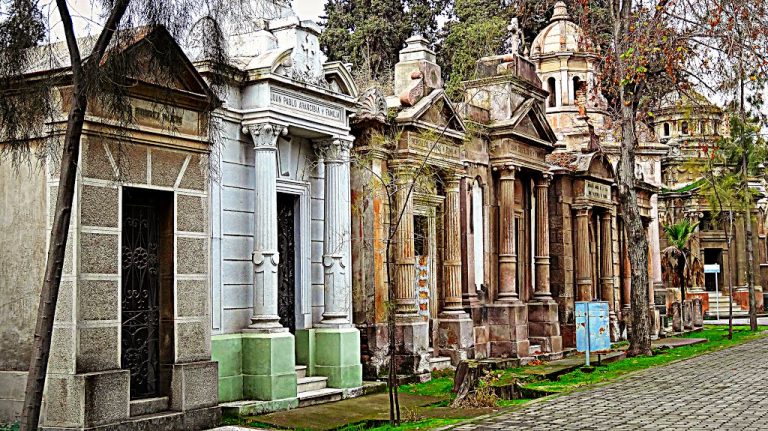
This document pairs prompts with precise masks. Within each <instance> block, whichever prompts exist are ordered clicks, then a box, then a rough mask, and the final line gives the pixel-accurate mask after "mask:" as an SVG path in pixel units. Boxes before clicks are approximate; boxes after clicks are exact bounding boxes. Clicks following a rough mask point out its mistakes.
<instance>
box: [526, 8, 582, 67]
mask: <svg viewBox="0 0 768 431" xmlns="http://www.w3.org/2000/svg"><path fill="white" fill-rule="evenodd" d="M570 18H571V17H570V15H569V14H568V8H567V7H566V6H565V3H563V2H557V3H556V4H555V10H554V12H553V13H552V19H550V20H549V25H548V26H547V27H545V28H544V30H542V31H541V33H539V34H538V36H536V39H534V40H533V44H532V45H531V57H534V58H535V57H537V56H543V55H547V54H554V53H558V52H585V51H586V46H585V45H586V43H585V42H586V38H585V37H584V31H583V30H582V29H581V27H579V26H578V25H576V24H575V23H574V22H573V21H570Z"/></svg>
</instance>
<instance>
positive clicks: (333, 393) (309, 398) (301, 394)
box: [296, 365, 344, 407]
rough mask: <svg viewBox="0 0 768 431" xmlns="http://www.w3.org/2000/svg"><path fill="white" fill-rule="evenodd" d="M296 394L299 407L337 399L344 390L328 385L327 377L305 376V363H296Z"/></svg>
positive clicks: (340, 397) (341, 395) (342, 394)
mask: <svg viewBox="0 0 768 431" xmlns="http://www.w3.org/2000/svg"><path fill="white" fill-rule="evenodd" d="M296 396H297V397H298V398H299V407H307V406H314V405H317V404H324V403H330V402H333V401H339V400H341V399H342V398H343V396H344V391H342V390H341V389H334V388H329V387H328V377H322V376H309V377H308V376H307V366H306V365H296Z"/></svg>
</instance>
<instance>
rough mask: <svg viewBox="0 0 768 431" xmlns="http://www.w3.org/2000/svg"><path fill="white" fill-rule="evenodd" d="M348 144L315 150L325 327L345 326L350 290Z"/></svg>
mask: <svg viewBox="0 0 768 431" xmlns="http://www.w3.org/2000/svg"><path fill="white" fill-rule="evenodd" d="M351 146H352V145H351V144H350V143H349V142H346V141H343V140H341V139H332V140H326V141H321V142H319V143H318V145H317V147H318V149H319V150H320V151H321V153H322V158H323V163H324V164H325V196H326V199H325V201H324V203H325V218H324V223H323V228H324V235H323V268H324V289H323V294H324V307H325V309H324V311H323V320H322V321H321V322H320V324H321V325H322V326H325V327H341V326H348V325H349V302H350V296H351V292H352V289H351V286H350V285H349V281H348V275H349V274H348V271H349V268H348V267H347V266H348V265H349V262H350V260H349V252H348V250H349V249H350V240H351V239H350V229H351V227H350V224H351V221H350V216H351V212H352V209H351V206H350V202H349V187H350V185H349V150H350V148H351Z"/></svg>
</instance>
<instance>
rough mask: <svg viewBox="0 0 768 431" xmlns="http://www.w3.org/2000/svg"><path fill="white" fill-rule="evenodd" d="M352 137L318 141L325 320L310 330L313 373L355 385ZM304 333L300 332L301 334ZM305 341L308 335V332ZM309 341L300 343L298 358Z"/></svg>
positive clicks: (359, 370)
mask: <svg viewBox="0 0 768 431" xmlns="http://www.w3.org/2000/svg"><path fill="white" fill-rule="evenodd" d="M351 141H352V140H351V139H349V140H343V139H329V140H324V141H320V142H318V143H317V148H318V150H319V151H320V155H321V158H322V160H323V163H324V164H325V166H324V168H325V182H324V185H325V200H324V208H325V213H324V218H323V231H324V233H323V272H324V286H323V297H324V310H323V320H322V321H321V322H320V324H319V325H317V329H315V333H314V344H315V345H316V346H322V348H318V349H316V350H315V352H314V361H312V362H314V367H313V372H314V374H315V375H318V376H325V377H327V378H328V386H330V387H332V388H356V387H360V386H361V385H362V383H363V367H362V364H361V363H360V355H350V354H349V352H359V351H360V332H359V331H358V330H357V328H355V327H353V326H352V325H351V324H350V322H349V307H350V304H351V303H352V286H351V277H350V273H349V271H350V270H351V267H350V266H351V259H350V250H351V243H350V241H351V228H352V222H351V219H350V217H351V216H352V208H351V203H350V181H349V151H350V149H351V148H352V142H351ZM302 335H303V334H302ZM306 338H307V340H309V339H311V335H310V334H307V337H306ZM309 344H310V343H303V342H302V343H300V344H299V347H300V348H299V349H298V350H299V354H300V356H301V357H307V358H308V357H310V355H311V352H309V351H307V352H306V354H304V351H303V350H304V349H306V347H307V346H308V345H309Z"/></svg>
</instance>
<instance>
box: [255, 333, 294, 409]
mask: <svg viewBox="0 0 768 431" xmlns="http://www.w3.org/2000/svg"><path fill="white" fill-rule="evenodd" d="M242 343H243V344H242V345H243V359H242V366H243V396H244V398H246V399H249V400H259V401H272V400H281V399H288V398H296V362H295V358H296V353H295V346H294V338H293V335H291V334H290V333H288V332H266V333H265V332H244V333H243V341H242Z"/></svg>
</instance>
